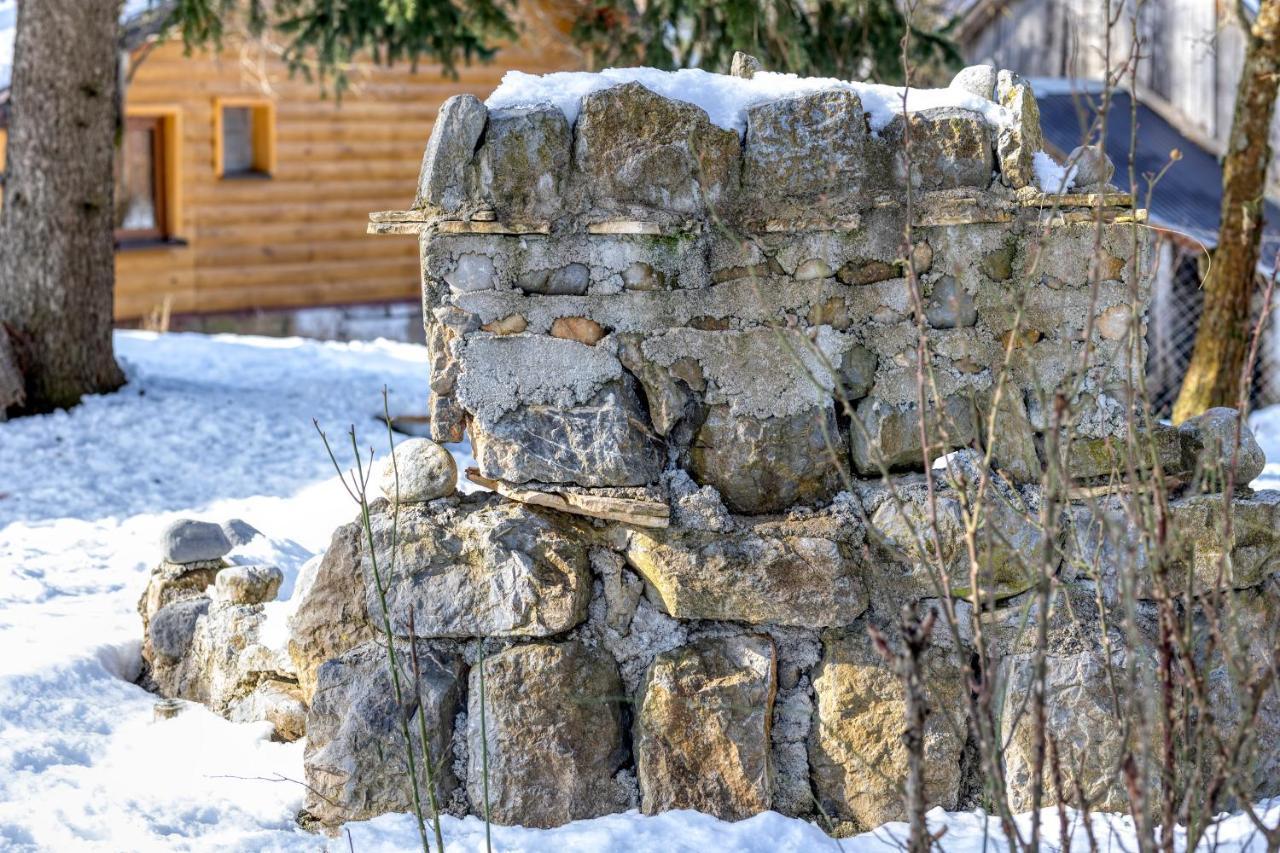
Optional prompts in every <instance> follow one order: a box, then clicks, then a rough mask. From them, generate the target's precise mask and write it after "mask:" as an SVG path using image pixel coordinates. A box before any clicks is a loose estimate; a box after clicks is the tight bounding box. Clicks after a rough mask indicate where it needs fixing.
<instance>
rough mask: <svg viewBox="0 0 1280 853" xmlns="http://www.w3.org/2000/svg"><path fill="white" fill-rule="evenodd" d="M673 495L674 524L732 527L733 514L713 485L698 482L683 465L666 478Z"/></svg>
mask: <svg viewBox="0 0 1280 853" xmlns="http://www.w3.org/2000/svg"><path fill="white" fill-rule="evenodd" d="M664 479H665V480H666V482H667V491H668V493H669V495H670V498H671V518H672V524H674V525H675V526H676V527H685V528H688V529H690V530H709V531H715V532H719V533H725V532H728V531H730V530H732V529H733V527H734V520H733V516H732V515H730V514H729V510H728V508H727V507H725V505H724V501H723V500H722V499H721V498H720V493H719V492H717V491H716V490H715V489H714V488H712V487H711V486H701V487H700V486H699V485H698V484H697V483H695V482H694V480H693V478H692V477H690V476H689V473H688V472H687V471H685V470H684V469H680V468H678V469H676V470H675V471H672V472H670V473H669V474H667V475H666V477H665V478H664Z"/></svg>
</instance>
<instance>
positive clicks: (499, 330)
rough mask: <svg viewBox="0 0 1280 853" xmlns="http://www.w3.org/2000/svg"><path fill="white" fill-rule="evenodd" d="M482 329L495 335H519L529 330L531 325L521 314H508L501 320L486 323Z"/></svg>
mask: <svg viewBox="0 0 1280 853" xmlns="http://www.w3.org/2000/svg"><path fill="white" fill-rule="evenodd" d="M480 328H482V329H484V330H485V331H486V332H490V333H492V334H495V335H518V334H520V333H521V332H523V331H524V330H525V329H527V328H529V323H528V321H526V320H525V318H524V317H522V316H521V315H519V314H508V315H507V316H505V317H503V318H502V319H501V320H494V321H493V322H492V323H485V324H484V325H483V326H481V327H480Z"/></svg>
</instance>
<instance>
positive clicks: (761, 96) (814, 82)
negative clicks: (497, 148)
mask: <svg viewBox="0 0 1280 853" xmlns="http://www.w3.org/2000/svg"><path fill="white" fill-rule="evenodd" d="M630 82H636V83H639V84H640V85H642V86H644V87H645V88H647V89H649V90H651V91H653V92H656V93H658V94H659V95H664V96H666V97H668V98H672V99H674V100H677V101H685V102H687V103H690V104H693V105H695V106H697V107H701V108H702V109H703V110H705V111H706V113H707V115H708V116H709V117H710V119H711V122H712V123H713V124H715V125H716V126H717V127H722V128H724V129H725V130H736V131H737V132H738V134H739V135H741V134H743V133H744V132H745V131H746V127H747V110H748V109H750V108H751V107H754V106H756V105H757V104H763V103H768V102H769V101H776V100H780V99H783V98H793V97H796V96H798V95H805V94H809V93H811V92H819V91H823V90H827V89H845V90H848V91H851V92H853V93H854V94H856V95H857V96H858V97H859V99H861V101H862V108H863V109H864V110H866V112H867V113H868V123H869V124H870V126H871V130H872V131H874V132H879V131H880V130H883V129H884V127H885V126H886V125H888V124H889V122H890V121H892V120H893V118H894V116H897V115H901V114H902V112H903V102H902V98H903V93H904V89H903V88H902V87H899V86H885V85H881V84H878V83H856V82H848V81H845V80H836V79H834V78H830V77H798V76H796V75H795V74H777V73H774V72H768V71H760V72H756V74H755V76H754V77H752V78H751V79H749V80H748V79H745V78H742V77H731V76H729V75H726V74H712V73H710V72H708V71H703V70H701V69H697V68H683V69H680V70H679V71H660V70H658V69H656V68H608V69H605V70H604V71H600V72H598V73H591V72H586V71H558V72H554V73H551V74H541V75H538V74H526V73H524V72H522V71H508V72H507V73H506V74H504V75H503V77H502V82H501V83H500V84H499V85H498V88H497V89H495V90H494V91H493V94H491V95H490V96H489V99H488V100H487V101H485V105H486V106H488V107H489V109H502V108H507V107H528V106H534V105H536V104H552V105H554V106H556V107H559V109H560V111H561V112H563V113H564V114H565V117H566V118H567V119H568V120H569V123H570V124H572V123H573V122H574V121H575V120H576V119H577V117H578V110H579V108H580V107H581V105H582V99H583V97H585V96H586V95H588V94H590V93H591V92H598V91H600V90H602V89H608V88H610V87H613V86H619V85H622V84H623V83H630ZM905 91H906V98H907V101H906V105H907V111H908V112H917V111H919V110H925V109H932V108H934V107H958V108H961V109H967V110H973V111H975V112H978V113H981V114H982V115H983V117H984V118H985V119H986V120H987V122H988V123H990V124H992V125H994V126H997V127H999V126H1004V125H1005V124H1007V123H1008V121H1009V115H1008V111H1006V110H1005V109H1004V108H1003V107H1001V106H999V105H997V104H995V103H992V102H991V101H989V100H987V99H986V98H981V97H978V96H977V95H974V94H972V93H970V92H965V91H963V90H961V89H907V90H905Z"/></svg>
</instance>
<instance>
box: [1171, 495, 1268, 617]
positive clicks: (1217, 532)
mask: <svg viewBox="0 0 1280 853" xmlns="http://www.w3.org/2000/svg"><path fill="white" fill-rule="evenodd" d="M1230 512H1231V538H1230V539H1228V538H1227V536H1226V520H1227V507H1226V500H1225V498H1224V496H1223V495H1220V494H1213V495H1189V496H1187V497H1182V498H1178V499H1177V500H1174V501H1170V502H1169V528H1170V530H1171V531H1172V532H1173V538H1174V555H1175V559H1176V560H1177V562H1178V563H1179V564H1181V565H1185V566H1186V567H1187V568H1188V569H1189V570H1190V572H1191V577H1192V583H1194V584H1195V587H1196V589H1195V591H1196V592H1204V591H1208V590H1211V589H1215V588H1217V587H1218V586H1226V587H1234V588H1237V589H1239V588H1243V587H1250V586H1256V585H1257V584H1260V583H1262V581H1263V580H1264V579H1265V578H1266V577H1267V576H1268V575H1270V574H1272V573H1274V572H1275V571H1277V569H1280V562H1277V558H1278V557H1280V492H1276V491H1271V490H1267V491H1263V492H1258V493H1256V494H1253V495H1250V496H1245V495H1234V496H1232V497H1231V510H1230ZM1228 543H1230V544H1229V546H1228ZM1228 554H1229V556H1230V559H1229V560H1228V559H1226V558H1227V556H1228ZM1178 577H1179V578H1181V577H1183V575H1181V574H1180V575H1178Z"/></svg>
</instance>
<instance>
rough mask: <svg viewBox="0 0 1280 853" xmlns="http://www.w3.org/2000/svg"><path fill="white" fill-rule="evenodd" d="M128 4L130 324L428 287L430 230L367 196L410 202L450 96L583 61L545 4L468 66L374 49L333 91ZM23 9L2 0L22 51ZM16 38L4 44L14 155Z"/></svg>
mask: <svg viewBox="0 0 1280 853" xmlns="http://www.w3.org/2000/svg"><path fill="white" fill-rule="evenodd" d="M522 5H525V4H522ZM131 6H132V7H135V8H140V9H141V11H138V12H133V13H132V14H131V13H130V11H129V9H130V8H131ZM125 8H126V13H125V15H126V17H125V19H124V21H123V22H122V23H123V26H122V31H123V40H122V55H121V68H122V74H123V75H124V79H125V80H126V84H125V87H124V98H123V113H124V115H123V127H122V129H121V134H120V145H119V148H118V154H117V159H116V198H115V208H116V294H115V316H116V320H117V322H118V323H121V324H125V325H132V324H136V323H139V322H143V321H147V320H148V318H149V319H150V321H151V322H155V320H156V318H158V317H163V318H165V320H164V322H165V325H166V326H167V325H168V324H169V321H170V320H172V322H173V325H174V327H176V328H220V326H218V325H216V324H215V325H213V326H210V325H209V323H208V322H204V323H202V322H200V321H201V319H202V318H204V319H206V320H207V319H208V318H209V316H210V315H214V316H217V315H223V316H224V317H227V316H228V315H230V317H235V316H239V317H240V318H244V317H245V316H246V315H248V316H252V315H255V314H261V313H262V312H273V311H275V310H277V309H297V308H307V307H315V306H361V305H364V306H369V305H372V306H377V305H383V304H388V303H412V302H415V301H416V300H417V297H418V293H419V283H418V253H417V243H416V241H414V240H404V241H390V242H388V241H383V240H374V239H371V238H369V237H368V236H367V235H366V234H365V226H366V224H367V221H368V215H369V211H371V210H386V209H393V208H402V207H405V206H406V205H407V204H408V203H409V202H411V199H409V198H406V196H405V193H406V192H411V191H412V187H413V186H415V183H416V174H417V170H418V165H419V163H420V161H421V157H422V151H423V149H424V147H425V146H426V141H427V138H428V136H429V135H430V133H431V126H432V122H433V121H434V119H435V116H436V112H437V110H438V109H439V107H440V105H441V104H442V103H443V102H444V101H445V100H446V99H447V98H449V97H450V96H452V95H456V94H460V93H463V92H469V93H472V94H474V95H476V96H477V97H480V98H484V97H486V96H487V95H488V93H489V92H490V91H491V90H492V89H493V88H494V87H496V86H497V84H498V82H499V81H500V80H501V78H502V75H503V73H504V71H505V70H506V69H512V68H516V69H520V70H524V71H530V72H535V73H542V72H547V71H556V70H573V69H578V68H581V67H583V63H582V60H581V58H580V56H579V55H578V54H577V53H576V52H575V51H574V49H573V47H572V44H571V43H570V40H569V39H568V38H567V36H566V35H565V33H566V32H567V29H568V27H567V25H566V24H565V23H564V22H562V21H560V20H558V19H557V17H556V15H555V13H554V11H551V12H548V11H547V10H548V9H549V8H551V7H544V6H541V5H540V4H536V3H535V4H529V5H527V6H526V8H525V9H524V10H523V11H522V13H521V15H520V18H519V21H518V23H519V25H520V27H521V37H520V38H519V39H518V40H516V41H515V42H514V43H510V44H505V45H502V46H501V48H500V50H499V52H498V54H497V55H496V57H495V58H494V59H493V60H492V61H491V62H489V63H487V64H472V65H469V66H468V65H460V66H459V68H458V76H457V79H450V78H449V77H447V76H446V75H445V74H444V73H443V70H442V68H441V67H440V66H436V65H426V64H423V65H420V66H419V67H418V68H416V69H414V68H411V67H410V66H409V65H408V64H398V65H394V66H391V67H385V66H377V65H374V64H371V63H361V64H358V65H357V66H356V67H354V68H353V69H351V73H350V80H351V87H350V89H349V90H347V91H346V92H345V93H343V94H342V96H341V97H340V98H337V97H334V95H333V93H332V91H331V90H330V91H326V90H324V89H323V88H322V87H321V85H320V84H319V83H317V82H316V81H314V80H313V81H307V80H305V79H303V78H302V77H300V76H290V74H289V72H288V69H287V67H286V66H285V64H284V63H283V62H282V61H281V60H280V59H279V58H278V57H277V56H276V55H275V54H273V53H272V52H271V51H270V50H269V48H267V47H265V46H263V45H262V44H260V43H258V42H253V43H249V42H245V43H241V44H238V45H237V44H234V43H232V42H228V43H227V45H226V46H225V48H224V49H223V50H221V51H219V52H213V51H203V52H196V53H194V54H192V55H187V54H186V52H185V51H184V49H183V45H182V42H181V39H180V38H178V37H177V36H176V35H175V36H172V37H166V35H167V33H165V32H164V30H163V27H162V26H160V25H159V23H158V21H159V20H160V18H159V16H157V15H155V14H152V11H153V7H152V6H151V4H149V3H146V2H133V3H131V4H127V5H126V7H125ZM15 11H16V9H15V7H14V6H13V4H12V3H5V2H3V0H0V38H2V37H3V36H4V31H5V29H6V26H7V30H8V39H9V41H8V44H9V51H11V50H12V37H13V27H14V17H15ZM6 13H7V14H6ZM5 55H6V54H5V51H4V49H3V47H0V172H2V171H3V165H2V164H3V162H4V142H5V130H4V124H5V113H6V110H5V109H4V104H5V101H6V100H7V97H8V80H7V76H8V75H7V73H6V68H5V67H4V65H5ZM406 188H408V189H406ZM184 319H185V322H184ZM193 321H194V322H193ZM225 327H226V328H242V329H243V328H245V324H244V323H236V322H231V323H229V324H227V325H226V326H225ZM249 328H254V327H253V326H252V324H250V325H249Z"/></svg>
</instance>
